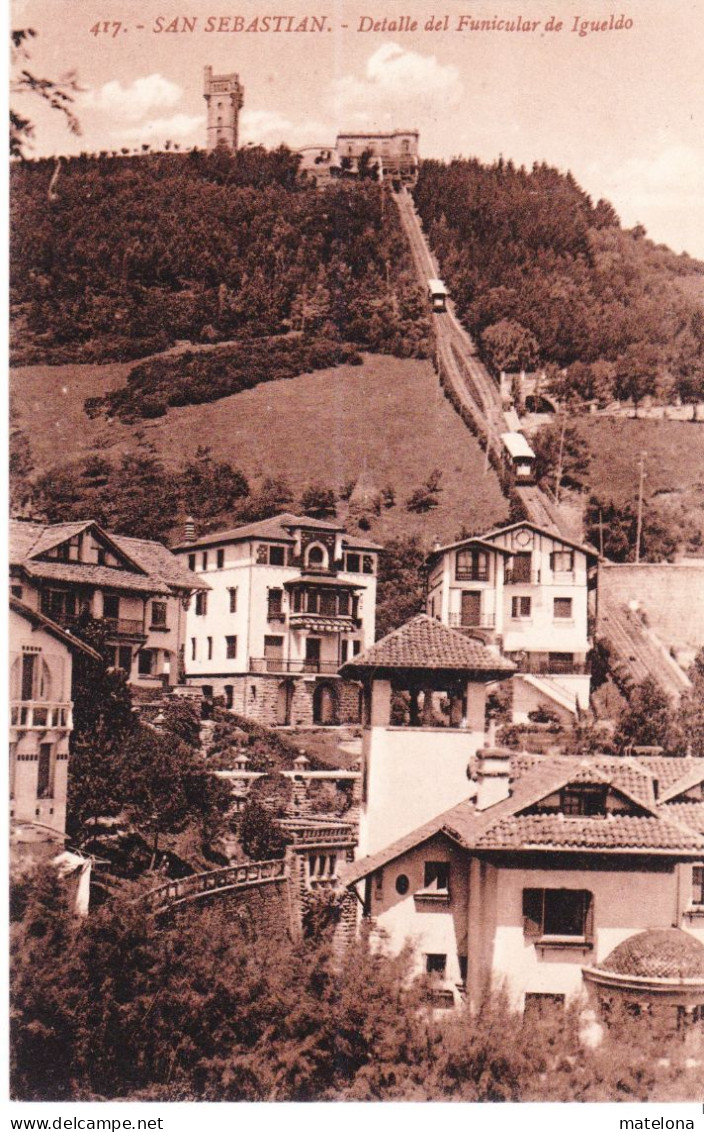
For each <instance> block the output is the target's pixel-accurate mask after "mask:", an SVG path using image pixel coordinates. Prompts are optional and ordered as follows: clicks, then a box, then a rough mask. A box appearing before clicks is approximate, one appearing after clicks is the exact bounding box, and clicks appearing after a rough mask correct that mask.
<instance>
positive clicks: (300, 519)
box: [174, 511, 383, 552]
mask: <svg viewBox="0 0 704 1132" xmlns="http://www.w3.org/2000/svg"><path fill="white" fill-rule="evenodd" d="M297 528H301V529H302V530H307V531H321V532H322V531H325V532H328V533H330V534H340V533H342V534H343V535H344V530H345V528H344V527H343V525H342V523H328V522H326V521H325V520H323V519H312V518H310V516H309V515H293V514H292V513H291V512H290V511H285V512H284V513H283V514H282V515H273V516H272V517H271V518H270V519H262V520H261V521H260V522H258V523H245V524H244V526H240V527H229V528H227V530H224V531H211V532H210V533H209V534H207V535H202V537H201V538H197V539H196V540H195V541H194V542H181V543H179V544H178V546H175V547H174V550H177V551H180V552H182V551H186V550H191V549H197V548H198V547H201V546H214V545H215V544H216V543H223V542H248V541H249V540H250V539H261V540H262V541H265V542H266V541H267V540H272V541H275V542H289V543H292V542H293V541H294V537H293V534H292V533H291V532H292V531H294V530H296V529H297ZM343 541H344V544H345V547H354V548H355V549H356V548H359V549H360V550H361V549H363V550H383V547H381V546H378V545H377V544H376V543H373V542H371V541H369V540H365V539H360V538H350V537H349V536H348V535H344V539H343Z"/></svg>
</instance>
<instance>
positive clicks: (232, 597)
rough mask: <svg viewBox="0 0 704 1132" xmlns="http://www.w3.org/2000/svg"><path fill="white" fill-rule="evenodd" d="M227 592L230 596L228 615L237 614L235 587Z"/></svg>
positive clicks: (231, 587)
mask: <svg viewBox="0 0 704 1132" xmlns="http://www.w3.org/2000/svg"><path fill="white" fill-rule="evenodd" d="M227 592H228V593H229V595H230V613H237V586H230V588H229V590H228V591H227Z"/></svg>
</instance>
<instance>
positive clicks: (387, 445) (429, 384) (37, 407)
mask: <svg viewBox="0 0 704 1132" xmlns="http://www.w3.org/2000/svg"><path fill="white" fill-rule="evenodd" d="M129 368H130V367H129V366H127V365H105V366H27V367H20V368H18V369H15V370H13V371H12V385H13V391H14V394H15V398H16V403H17V408H18V411H19V417H20V423H21V424H22V426H23V427H24V429H25V431H26V433H27V435H28V437H29V438H30V443H31V446H32V456H33V459H34V462H35V465H36V467H37V469H38V470H43V469H45V468H48V467H51V466H52V465H55V464H60V463H63V462H65V461H68V460H71V459H75V458H77V457H80V456H84V455H86V454H88V453H89V452H94V451H98V450H100V451H104V452H105V453H106V455H109V456H112V457H113V458H118V457H119V456H120V454H121V453H122V452H123V451H124V450H126V449H129V448H131V447H133V446H134V444H135V434H136V433H137V432H139V434H141V435H142V436H144V438H146V439H148V440H149V441H150V442H151V443H153V444H154V446H155V447H156V449H157V451H158V452H160V453H161V455H162V457H163V459H164V460H165V461H166V462H167V464H170V465H178V464H180V463H181V462H182V461H183V459H184V458H185V457H187V456H190V455H192V454H193V453H194V452H195V450H196V448H197V446H198V445H199V444H206V445H209V446H210V448H211V449H212V451H213V455H214V456H215V457H217V458H220V459H228V460H230V461H231V463H233V464H234V465H235V466H237V467H240V468H242V470H243V471H244V472H245V474H246V475H247V476H248V477H250V479H251V480H253V481H256V480H257V479H258V478H260V477H262V476H264V475H272V474H275V475H285V476H286V477H287V478H288V480H289V482H290V483H291V486H292V487H293V489H294V492H296V491H298V490H300V488H301V487H303V486H305V485H306V484H308V483H313V482H322V483H324V484H334V485H336V486H338V487H339V486H341V485H343V484H344V483H346V482H347V481H349V480H354V479H356V478H357V477H358V476H359V475H360V473H361V472H362V471H363V470H364V468H365V463H366V470H367V476H368V478H369V479H371V481H372V482H373V483H374V485H375V486H376V487H377V488H383V487H385V486H386V485H387V484H391V486H392V487H393V488H394V489H395V492H396V498H397V505H396V506H395V507H394V508H392V509H390V510H388V511H384V512H383V513H382V516H381V518H380V519H379V520H378V521H376V522H375V523H374V525H373V527H372V532H371V533H372V534H373V536H374V537H376V538H380V539H386V538H389V537H393V536H394V535H398V534H406V533H415V532H417V533H419V534H421V535H422V537H423V538H424V540H425V541H426V543H431V542H432V541H433V540H434V539H435V537H436V536H437V537H439V538H440V539H442V540H445V539H450V538H452V537H454V535H455V534H456V532H457V531H458V529H459V528H460V526H461V525H462V524H466V525H467V526H471V527H472V528H475V529H482V528H486V527H488V526H490V525H491V524H493V523H496V522H500V521H501V520H502V519H504V518H505V517H506V515H507V512H508V509H507V504H506V501H505V500H504V499H503V497H502V496H501V493H500V490H499V485H498V482H497V480H496V477H495V476H494V474H493V472H491V471H489V473H488V474H486V475H485V474H484V457H483V455H482V453H481V451H480V449H479V447H478V445H477V443H476V441H475V440H474V438H473V437H472V436H470V434H469V433H468V431H467V430H466V428H465V427H464V425H462V424H461V422H460V420H459V418H458V417H457V415H456V414H455V413H454V412H453V410H452V409H451V408H450V407H449V405H448V404H447V402H446V401H445V400H444V398H443V397H442V394H441V393H440V390H439V386H438V382H437V378H436V376H435V374H434V372H433V369H432V367H431V365H430V363H429V362H421V361H413V360H412V361H402V360H400V359H397V358H390V357H382V356H367V357H365V362H364V366H361V367H339V368H337V369H332V370H321V371H320V372H318V373H315V374H304V375H302V376H301V377H297V378H294V379H292V380H290V381H278V382H271V383H269V384H266V385H261V386H259V387H257V388H256V389H253V390H248V391H246V392H244V393H240V394H237V395H235V396H233V397H227V398H224V399H222V400H220V401H217V402H213V403H212V404H208V405H194V406H187V407H185V408H180V409H172V410H170V411H169V413H168V415H167V416H166V417H163V418H161V419H159V420H155V421H143V422H140V423H139V425H136V426H128V425H124V424H121V423H119V422H106V421H105V419H103V418H100V419H97V420H93V421H91V420H88V418H87V417H86V416H85V414H84V413H83V401H84V399H85V398H86V397H87V396H97V395H99V394H100V393H103V392H105V391H106V390H107V389H112V388H115V387H116V386H118V385H120V384H122V383H123V382H124V380H125V375H126V373H127V372H128V370H129ZM436 467H440V468H442V469H443V491H442V493H441V496H440V504H439V506H438V507H437V508H436V509H435V510H433V511H431V512H430V513H429V514H426V515H413V514H411V513H409V512H407V511H406V509H405V507H404V506H403V503H404V501H405V499H406V498H407V497H408V495H409V494H410V493H411V491H412V490H413V489H414V488H415V487H417V486H419V485H420V484H421V483H423V481H424V480H425V479H427V477H428V475H429V474H430V473H431V471H432V470H433V469H434V468H436Z"/></svg>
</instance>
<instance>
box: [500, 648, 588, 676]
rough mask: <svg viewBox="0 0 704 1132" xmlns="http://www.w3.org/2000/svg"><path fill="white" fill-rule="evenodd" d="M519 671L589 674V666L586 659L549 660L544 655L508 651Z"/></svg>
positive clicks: (546, 673)
mask: <svg viewBox="0 0 704 1132" xmlns="http://www.w3.org/2000/svg"><path fill="white" fill-rule="evenodd" d="M507 655H508V656H509V658H510V659H511V660H512V661H513V662H514V664H516V665H517V667H518V671H519V672H525V673H526V674H527V675H530V676H589V674H590V672H591V668H590V666H589V664H588V663H587V662H586V661H576V660H558V659H553V660H550V659H548V658H546V657H544V656H531V655H530V654H528V655H526V654H520V653H518V654H516V653H513V654H512V653H508V654H507Z"/></svg>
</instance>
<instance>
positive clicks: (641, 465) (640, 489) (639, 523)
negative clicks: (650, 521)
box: [636, 452, 646, 563]
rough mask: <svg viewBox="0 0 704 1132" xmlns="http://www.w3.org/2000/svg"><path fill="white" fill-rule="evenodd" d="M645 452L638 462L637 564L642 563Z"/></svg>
mask: <svg viewBox="0 0 704 1132" xmlns="http://www.w3.org/2000/svg"><path fill="white" fill-rule="evenodd" d="M645 456H646V453H645V452H641V454H640V460H639V461H638V468H639V469H640V476H639V479H638V521H637V524H636V563H638V562H640V539H641V534H642V531H643V481H644V479H645Z"/></svg>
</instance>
